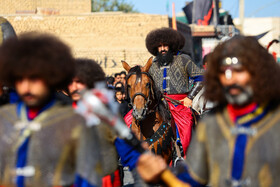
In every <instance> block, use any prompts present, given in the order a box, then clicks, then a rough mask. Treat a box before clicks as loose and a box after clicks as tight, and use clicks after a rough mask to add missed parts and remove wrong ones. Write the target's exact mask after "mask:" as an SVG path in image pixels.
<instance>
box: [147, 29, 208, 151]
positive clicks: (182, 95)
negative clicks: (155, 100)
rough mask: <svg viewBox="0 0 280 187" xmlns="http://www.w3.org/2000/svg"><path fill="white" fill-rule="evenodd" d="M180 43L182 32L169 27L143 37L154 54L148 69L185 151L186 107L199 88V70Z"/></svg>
mask: <svg viewBox="0 0 280 187" xmlns="http://www.w3.org/2000/svg"><path fill="white" fill-rule="evenodd" d="M184 44H185V38H184V36H183V35H182V34H181V33H179V32H178V31H176V30H173V29H171V28H160V29H156V30H153V31H151V32H150V33H149V34H148V35H147V37H146V47H147V49H148V51H149V52H150V53H151V54H153V55H154V56H155V59H154V62H153V64H152V66H151V68H150V70H149V73H150V74H151V76H152V77H153V79H154V81H155V85H156V87H157V89H158V90H160V91H161V92H163V93H164V94H165V95H166V96H167V100H168V103H169V106H170V110H171V113H172V115H173V117H174V119H175V122H176V125H177V130H178V132H179V136H180V141H181V144H182V147H183V150H184V153H185V152H186V150H187V147H188V145H189V142H190V138H191V129H192V125H193V117H192V112H191V109H190V107H191V106H192V99H193V98H194V97H195V95H196V94H197V93H198V92H199V91H200V89H201V88H202V84H201V81H202V74H203V70H202V69H201V68H199V67H198V66H197V65H196V64H195V63H194V62H193V61H192V59H191V57H190V56H188V55H186V54H181V53H180V51H179V50H180V49H182V48H183V46H184ZM189 79H192V80H193V82H194V84H193V86H192V85H189ZM177 134H178V133H177Z"/></svg>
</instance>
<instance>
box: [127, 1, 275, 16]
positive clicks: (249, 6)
mask: <svg viewBox="0 0 280 187" xmlns="http://www.w3.org/2000/svg"><path fill="white" fill-rule="evenodd" d="M189 1H191V0H189ZM244 1H245V17H280V0H244ZM126 2H129V3H131V4H133V5H134V8H135V9H137V10H138V11H139V12H142V13H148V14H163V15H166V14H168V15H169V16H171V15H172V11H171V10H172V2H174V3H175V10H176V13H178V12H181V11H182V8H183V7H184V6H185V3H186V1H185V0H127V1H126ZM221 2H222V8H223V9H225V10H227V11H229V12H230V14H231V15H232V16H233V17H234V18H236V17H238V16H239V10H238V4H239V0H221ZM168 4H169V10H168V9H167V7H168V6H167V5H168Z"/></svg>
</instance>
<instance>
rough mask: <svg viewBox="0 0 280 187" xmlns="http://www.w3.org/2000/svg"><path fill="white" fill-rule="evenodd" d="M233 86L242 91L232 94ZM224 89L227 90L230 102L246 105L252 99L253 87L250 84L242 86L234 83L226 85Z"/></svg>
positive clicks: (226, 94)
mask: <svg viewBox="0 0 280 187" xmlns="http://www.w3.org/2000/svg"><path fill="white" fill-rule="evenodd" d="M232 88H235V89H239V90H240V93H239V94H237V95H232V94H230V89H232ZM224 90H225V96H226V100H227V101H228V103H230V104H232V105H237V106H245V105H246V104H249V103H250V102H251V101H252V97H253V89H252V87H251V86H249V85H246V86H240V85H237V84H234V85H231V86H227V87H225V88H224Z"/></svg>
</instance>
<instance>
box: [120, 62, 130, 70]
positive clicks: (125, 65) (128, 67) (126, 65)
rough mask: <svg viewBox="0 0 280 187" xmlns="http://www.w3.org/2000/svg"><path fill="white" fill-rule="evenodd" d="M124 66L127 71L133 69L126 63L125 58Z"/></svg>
mask: <svg viewBox="0 0 280 187" xmlns="http://www.w3.org/2000/svg"><path fill="white" fill-rule="evenodd" d="M122 66H123V68H124V69H125V70H126V71H127V72H129V70H130V69H131V67H130V66H129V65H128V63H126V62H125V61H124V60H122Z"/></svg>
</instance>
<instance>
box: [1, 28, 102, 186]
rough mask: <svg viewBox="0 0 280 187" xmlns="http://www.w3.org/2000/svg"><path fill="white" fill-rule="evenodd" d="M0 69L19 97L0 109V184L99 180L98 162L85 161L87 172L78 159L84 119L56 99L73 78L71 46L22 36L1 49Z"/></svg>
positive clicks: (32, 35)
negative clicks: (58, 93) (16, 101)
mask: <svg viewBox="0 0 280 187" xmlns="http://www.w3.org/2000/svg"><path fill="white" fill-rule="evenodd" d="M0 71H1V73H0V80H1V82H3V83H4V84H5V85H8V86H11V87H14V88H15V90H16V91H17V93H18V95H19V97H20V99H21V101H20V102H18V103H16V104H11V105H6V106H3V107H2V108H0V186H18V187H24V186H32V187H38V186H41V187H44V186H71V185H73V184H74V183H75V179H76V186H82V184H84V183H85V182H84V181H86V183H87V186H93V184H94V185H98V184H100V182H101V181H100V179H101V177H99V176H97V172H96V168H94V165H95V164H96V165H97V163H90V162H88V163H87V167H89V168H91V172H85V171H87V170H86V168H85V167H84V166H83V165H82V164H80V163H82V162H83V161H79V159H80V158H82V156H80V155H83V154H82V153H83V147H82V146H80V143H79V142H80V140H79V137H81V136H83V135H80V134H81V131H85V130H84V129H85V121H84V119H83V118H82V117H81V116H79V115H78V114H76V113H74V111H73V109H72V107H71V106H69V105H64V104H63V103H61V102H60V101H59V100H57V99H56V97H55V93H56V90H58V89H63V88H64V87H65V86H67V85H68V84H69V83H70V82H71V80H72V78H73V76H74V72H75V69H74V59H73V57H72V55H71V51H70V49H69V48H68V47H67V46H66V45H65V44H64V43H62V42H61V41H59V40H58V39H57V38H55V37H53V36H50V35H39V34H37V33H28V34H24V35H22V36H20V37H19V38H18V39H16V38H13V39H9V40H7V41H6V42H4V43H3V45H2V46H1V47H0ZM93 136H94V135H93ZM96 142H97V143H98V141H96ZM77 155H78V158H77ZM98 156H99V153H98V151H96V154H95V155H91V157H95V158H96V160H98ZM84 179H87V180H84ZM91 184H92V185H91ZM84 186H85V185H84Z"/></svg>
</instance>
